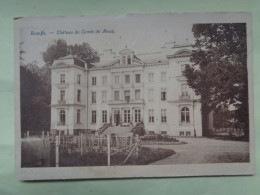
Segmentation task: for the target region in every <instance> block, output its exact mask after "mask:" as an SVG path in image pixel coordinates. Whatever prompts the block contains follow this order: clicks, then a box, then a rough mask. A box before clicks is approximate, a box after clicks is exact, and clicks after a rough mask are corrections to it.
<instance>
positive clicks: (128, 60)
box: [127, 56, 131, 64]
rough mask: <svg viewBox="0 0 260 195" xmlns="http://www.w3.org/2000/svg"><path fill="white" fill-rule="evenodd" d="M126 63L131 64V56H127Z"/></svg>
mask: <svg viewBox="0 0 260 195" xmlns="http://www.w3.org/2000/svg"><path fill="white" fill-rule="evenodd" d="M127 64H131V57H130V56H127Z"/></svg>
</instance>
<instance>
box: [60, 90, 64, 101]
mask: <svg viewBox="0 0 260 195" xmlns="http://www.w3.org/2000/svg"><path fill="white" fill-rule="evenodd" d="M64 100H65V90H60V101H64Z"/></svg>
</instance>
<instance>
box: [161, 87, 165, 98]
mask: <svg viewBox="0 0 260 195" xmlns="http://www.w3.org/2000/svg"><path fill="white" fill-rule="evenodd" d="M161 100H162V101H165V100H166V89H162V90H161Z"/></svg>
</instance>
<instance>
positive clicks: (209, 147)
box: [147, 138, 249, 165]
mask: <svg viewBox="0 0 260 195" xmlns="http://www.w3.org/2000/svg"><path fill="white" fill-rule="evenodd" d="M178 139H179V140H180V141H185V142H186V143H187V144H182V145H149V146H147V147H153V148H165V149H172V150H174V151H175V152H176V154H175V155H172V156H169V157H167V158H165V159H162V160H159V161H156V162H153V163H151V164H152V165H169V164H200V163H228V162H248V161H249V143H248V142H241V141H224V140H216V139H209V138H178Z"/></svg>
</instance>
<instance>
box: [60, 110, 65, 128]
mask: <svg viewBox="0 0 260 195" xmlns="http://www.w3.org/2000/svg"><path fill="white" fill-rule="evenodd" d="M65 122H66V114H65V110H61V111H60V125H65Z"/></svg>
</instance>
